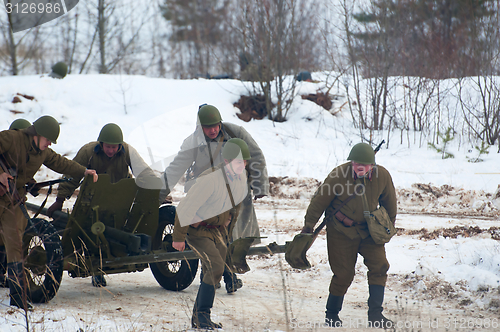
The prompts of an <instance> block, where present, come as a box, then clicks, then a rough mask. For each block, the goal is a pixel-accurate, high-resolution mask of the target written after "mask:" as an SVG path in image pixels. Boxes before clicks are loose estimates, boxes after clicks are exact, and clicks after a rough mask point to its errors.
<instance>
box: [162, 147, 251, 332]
mask: <svg viewBox="0 0 500 332" xmlns="http://www.w3.org/2000/svg"><path fill="white" fill-rule="evenodd" d="M222 157H223V159H224V162H223V163H221V164H220V165H217V166H215V167H213V168H210V169H208V170H206V171H205V172H203V173H202V174H201V175H200V176H199V177H198V180H197V181H196V183H195V184H194V185H193V188H192V189H191V190H190V191H188V193H187V195H186V197H185V198H184V199H182V200H181V202H180V203H179V206H178V207H177V210H176V216H175V226H174V232H173V234H172V246H173V247H174V248H175V249H176V250H179V251H183V250H184V249H185V242H184V241H185V240H187V243H188V244H189V246H190V248H191V249H192V250H193V251H194V252H196V253H198V256H199V257H200V260H201V264H202V269H203V271H204V274H203V280H202V281H201V283H200V288H199V289H198V294H197V296H196V301H195V304H194V308H193V316H192V319H191V324H192V327H194V328H203V329H209V330H212V329H215V328H221V327H222V325H221V324H217V323H214V322H212V320H211V318H210V310H211V308H212V306H213V303H214V298H215V285H217V284H218V283H219V281H220V280H221V278H222V274H223V273H224V267H225V260H226V251H227V246H226V243H227V238H228V237H229V236H231V232H232V229H233V226H234V223H235V222H236V218H237V216H238V212H239V209H240V205H241V204H242V201H243V200H244V198H245V197H246V196H247V190H248V187H247V178H246V172H245V166H246V163H247V162H248V160H251V153H250V151H249V149H248V145H247V144H246V143H245V142H244V141H243V140H242V139H239V138H232V139H230V140H229V141H228V142H227V143H226V144H225V146H224V148H223V150H222Z"/></svg>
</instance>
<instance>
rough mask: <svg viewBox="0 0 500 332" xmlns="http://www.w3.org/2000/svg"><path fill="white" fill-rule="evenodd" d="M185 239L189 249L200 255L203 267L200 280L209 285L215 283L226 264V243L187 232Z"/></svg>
mask: <svg viewBox="0 0 500 332" xmlns="http://www.w3.org/2000/svg"><path fill="white" fill-rule="evenodd" d="M186 240H187V243H188V244H189V247H190V248H191V250H193V251H194V252H195V253H196V254H197V255H198V256H199V257H200V260H201V268H202V269H203V280H202V281H203V282H204V283H206V284H209V285H213V286H215V285H217V284H218V283H219V282H220V281H221V279H222V274H223V273H224V266H225V264H226V252H227V246H226V244H225V243H222V242H219V241H215V240H214V239H211V238H209V237H203V236H193V235H189V234H188V235H187V236H186Z"/></svg>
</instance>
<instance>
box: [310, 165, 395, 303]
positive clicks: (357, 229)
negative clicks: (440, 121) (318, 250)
mask: <svg viewBox="0 0 500 332" xmlns="http://www.w3.org/2000/svg"><path fill="white" fill-rule="evenodd" d="M363 183H364V184H363ZM355 190H356V192H358V193H362V192H363V190H364V191H365V193H366V198H367V201H368V207H369V209H370V211H373V210H375V209H377V207H378V206H379V205H380V206H383V207H385V209H386V210H387V213H388V214H389V217H390V218H391V220H392V221H393V222H395V220H396V214H397V198H396V191H395V189H394V184H393V182H392V178H391V176H390V174H389V172H388V171H387V170H386V169H385V168H384V167H382V166H379V165H375V166H374V167H373V169H372V171H371V173H370V175H369V177H368V178H365V179H364V181H363V179H362V178H357V176H356V174H355V173H354V172H353V169H352V166H351V163H350V162H348V163H345V164H343V165H340V166H338V167H336V168H335V169H333V171H332V172H330V174H329V175H328V177H327V178H326V179H325V181H324V182H323V184H322V185H321V186H320V187H319V188H318V190H317V191H316V193H315V194H314V196H313V198H312V199H311V202H310V204H309V207H308V208H307V212H306V216H305V223H304V224H305V226H306V227H310V228H311V229H312V228H313V227H314V226H315V225H316V223H317V222H318V220H319V219H320V217H321V215H322V214H323V212H325V219H326V220H327V224H326V225H327V245H328V258H329V262H330V267H331V269H332V272H333V273H334V275H333V277H332V281H331V283H330V294H332V295H334V296H342V295H344V294H345V292H346V291H347V289H348V288H349V286H350V284H351V282H352V280H353V278H354V273H355V265H356V259H357V255H358V253H360V254H361V255H362V256H363V257H364V263H365V265H366V266H367V267H368V283H369V284H370V285H382V286H385V282H386V280H387V271H388V269H389V262H388V261H387V258H386V254H385V247H384V245H383V244H381V245H379V244H376V243H375V242H374V241H373V239H372V238H371V236H370V233H369V231H368V226H367V224H366V221H365V219H364V216H363V202H362V198H361V196H360V195H359V194H357V195H356V197H354V199H352V200H351V201H349V202H348V203H347V204H345V205H344V206H343V207H342V208H341V212H342V213H343V214H344V216H346V217H348V218H350V219H352V220H353V221H354V225H352V226H350V227H348V226H345V225H344V224H343V223H342V222H341V221H339V220H337V218H336V217H335V216H334V215H333V212H334V211H335V210H336V209H337V208H338V207H339V206H340V205H341V204H342V202H343V201H345V200H346V199H347V198H348V197H349V196H350V195H351V194H353V193H354V192H355ZM358 190H360V191H358Z"/></svg>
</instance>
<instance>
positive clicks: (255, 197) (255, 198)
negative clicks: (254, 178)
mask: <svg viewBox="0 0 500 332" xmlns="http://www.w3.org/2000/svg"><path fill="white" fill-rule="evenodd" d="M264 196H267V195H255V196H254V198H253V200H254V201H256V200H258V199H259V198H262V197H264Z"/></svg>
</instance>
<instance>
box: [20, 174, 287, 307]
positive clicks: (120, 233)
mask: <svg viewBox="0 0 500 332" xmlns="http://www.w3.org/2000/svg"><path fill="white" fill-rule="evenodd" d="M158 194H159V190H152V189H144V188H141V187H139V186H138V185H137V184H136V181H135V180H134V179H123V180H121V181H119V182H117V183H114V184H111V183H110V180H109V176H108V175H99V180H98V181H97V182H95V183H94V182H92V180H91V179H89V178H88V179H86V180H84V181H83V183H82V185H81V187H80V193H79V195H78V198H77V200H76V202H75V204H74V206H73V209H72V211H71V213H64V212H60V211H56V212H55V213H54V214H53V216H52V217H53V221H52V222H49V221H48V220H46V219H43V218H33V219H31V222H29V223H28V227H27V228H26V231H25V234H24V238H23V249H24V252H25V255H26V256H25V257H26V261H25V268H26V271H27V272H28V273H27V276H28V282H29V296H30V299H31V301H32V302H34V303H43V302H48V301H50V300H51V299H52V298H53V297H54V296H55V294H56V293H57V291H58V289H59V285H60V283H61V280H62V275H63V271H67V272H68V274H69V276H71V277H73V278H80V277H81V278H85V277H88V276H92V275H103V274H115V273H129V272H140V271H144V270H145V269H147V268H148V267H149V268H151V272H152V273H153V275H154V277H155V279H156V281H157V282H158V283H159V284H160V285H161V286H162V287H163V288H165V289H167V290H171V291H180V290H183V289H185V288H187V287H188V286H189V285H190V284H191V283H192V282H193V279H194V277H195V276H196V273H197V270H198V257H197V256H196V254H195V253H194V252H192V251H191V250H189V248H187V249H188V250H185V251H184V252H178V251H176V250H175V249H173V248H172V232H173V227H174V220H175V206H173V205H163V206H161V207H158ZM25 205H26V207H27V208H28V209H29V210H32V211H38V210H40V213H41V214H44V215H47V209H45V208H40V206H37V205H35V204H31V203H25ZM252 241H253V239H241V241H240V240H237V241H235V242H237V243H238V245H236V246H231V247H230V248H229V250H228V251H229V252H230V253H232V254H233V257H232V262H233V268H235V269H236V270H237V272H240V273H244V272H246V271H248V270H249V267H248V265H247V264H246V260H245V256H246V255H258V254H274V253H283V252H285V246H284V245H281V246H280V245H277V244H276V243H273V244H270V245H268V246H260V247H250V244H251V242H252ZM233 243H234V242H233Z"/></svg>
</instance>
